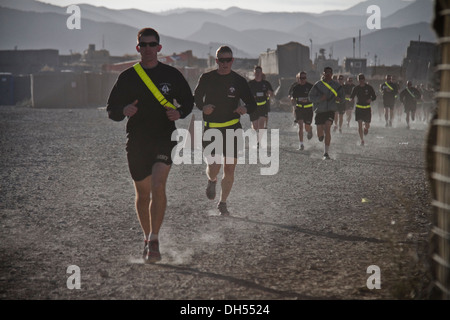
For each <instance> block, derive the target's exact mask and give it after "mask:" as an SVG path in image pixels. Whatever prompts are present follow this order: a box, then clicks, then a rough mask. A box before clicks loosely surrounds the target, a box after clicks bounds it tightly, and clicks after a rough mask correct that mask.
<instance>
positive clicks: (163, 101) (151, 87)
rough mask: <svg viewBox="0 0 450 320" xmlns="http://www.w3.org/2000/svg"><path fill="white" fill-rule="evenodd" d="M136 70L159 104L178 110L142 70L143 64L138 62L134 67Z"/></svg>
mask: <svg viewBox="0 0 450 320" xmlns="http://www.w3.org/2000/svg"><path fill="white" fill-rule="evenodd" d="M133 68H134V70H135V71H136V73H137V74H138V76H139V77H140V78H141V80H142V81H143V82H144V83H145V85H146V86H147V87H148V89H149V90H150V91H151V92H152V94H153V95H154V96H155V98H156V99H157V100H158V101H159V103H160V104H161V105H162V106H163V107H169V108H172V109H177V107H175V106H174V105H173V104H171V103H170V102H169V101H167V99H166V98H165V97H164V96H163V95H162V93H161V92H160V91H159V90H158V88H157V87H156V86H155V84H154V83H153V81H152V80H151V79H150V77H149V76H148V75H147V73H146V72H145V71H144V69H143V68H142V66H141V64H140V63H139V62H138V63H136V64H135V65H134V66H133Z"/></svg>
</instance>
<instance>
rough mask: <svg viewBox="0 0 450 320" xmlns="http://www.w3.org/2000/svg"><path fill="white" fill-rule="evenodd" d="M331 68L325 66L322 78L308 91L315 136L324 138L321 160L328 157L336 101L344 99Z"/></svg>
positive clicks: (321, 139) (342, 91) (320, 139)
mask: <svg viewBox="0 0 450 320" xmlns="http://www.w3.org/2000/svg"><path fill="white" fill-rule="evenodd" d="M332 76H333V69H332V68H331V67H325V68H324V70H323V80H319V81H317V82H316V83H315V84H314V86H313V87H312V88H311V91H310V92H309V95H308V96H309V101H311V102H312V103H313V104H314V107H313V108H314V111H315V113H316V117H315V124H316V125H317V137H318V138H319V141H324V140H325V143H324V144H325V147H324V154H323V160H328V159H330V156H329V155H328V152H329V149H330V144H331V126H332V125H333V120H334V113H335V112H336V111H337V105H336V101H339V102H341V101H344V99H345V96H344V88H342V86H341V85H340V84H339V83H338V82H336V81H334V80H332Z"/></svg>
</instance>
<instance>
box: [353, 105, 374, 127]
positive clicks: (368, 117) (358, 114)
mask: <svg viewBox="0 0 450 320" xmlns="http://www.w3.org/2000/svg"><path fill="white" fill-rule="evenodd" d="M355 120H356V121H360V120H361V121H362V122H365V123H370V121H372V108H367V109H362V108H358V107H356V109H355Z"/></svg>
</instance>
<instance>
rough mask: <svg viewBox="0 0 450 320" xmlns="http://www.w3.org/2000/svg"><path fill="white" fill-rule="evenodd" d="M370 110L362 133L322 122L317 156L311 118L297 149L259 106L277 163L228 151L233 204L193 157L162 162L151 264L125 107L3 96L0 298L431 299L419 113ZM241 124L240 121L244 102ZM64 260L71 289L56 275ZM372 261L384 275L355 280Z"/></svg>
mask: <svg viewBox="0 0 450 320" xmlns="http://www.w3.org/2000/svg"><path fill="white" fill-rule="evenodd" d="M193 114H194V115H195V117H196V119H200V118H201V115H200V113H199V111H198V110H195V111H194V113H193ZM190 118H191V116H189V117H188V118H187V119H184V120H180V121H178V122H177V125H178V127H179V128H188V126H189V122H190ZM373 119H374V121H373V123H372V127H371V130H370V132H369V135H368V136H367V138H366V146H364V147H361V146H359V143H358V142H359V137H358V134H357V128H356V122H355V121H354V120H353V119H352V122H351V126H350V127H349V128H347V127H344V128H343V133H342V134H339V133H333V134H332V145H331V150H330V156H331V158H332V160H328V161H324V160H322V159H321V157H322V154H323V144H322V143H320V142H319V141H318V139H317V137H316V134H315V133H314V137H313V139H312V140H310V141H306V143H305V145H306V148H305V150H304V151H298V150H296V147H297V132H296V127H294V126H293V125H292V123H293V122H292V120H293V119H292V115H291V114H290V113H284V112H271V113H270V119H269V129H279V138H280V143H279V171H278V173H277V174H275V175H261V174H260V169H261V168H263V167H267V165H263V164H260V163H258V164H242V165H239V166H238V167H237V170H236V177H235V183H234V186H233V190H232V193H231V195H230V197H229V201H228V207H229V210H230V212H231V217H220V216H219V215H218V213H217V212H216V210H215V202H214V201H210V200H207V199H206V196H205V193H204V189H205V186H206V175H205V165H203V164H201V165H200V164H191V165H188V164H183V165H174V166H173V167H172V170H171V173H170V176H169V180H168V185H167V190H168V207H167V212H166V217H165V220H164V224H163V227H162V231H161V236H160V237H161V254H162V255H163V259H162V261H161V262H160V263H158V264H154V265H148V264H144V263H143V261H142V260H141V259H140V254H141V250H142V245H143V244H142V233H141V230H140V227H139V224H138V221H137V218H136V214H135V211H134V188H133V184H132V181H131V179H130V176H129V172H128V167H127V163H126V154H125V142H126V137H125V121H123V122H119V123H117V122H113V121H111V120H109V119H108V118H107V115H106V111H105V109H104V108H98V109H96V108H80V109H70V110H69V109H33V108H28V107H10V106H2V107H0V134H1V141H0V168H1V171H0V178H1V179H0V181H1V182H0V187H1V188H0V212H1V213H0V219H1V220H0V221H1V233H0V299H6V300H12V299H14V300H15V299H20V300H22V299H25V300H47V299H48V300H60V299H61V300H69V299H71V300H72V299H74V300H91V299H92V300H93V299H96V300H97V299H102V300H112V299H126V300H141V299H145V300H180V301H181V300H210V299H211V300H310V299H344V300H360V299H362V300H375V299H377V300H378V299H381V300H386V299H389V300H391V299H393V300H397V299H427V290H428V288H429V285H430V283H431V280H430V275H429V244H428V243H429V238H430V229H431V214H432V213H431V205H430V192H429V183H428V180H427V175H426V172H425V160H424V159H425V153H424V148H425V137H426V134H427V129H428V125H427V124H426V123H423V122H422V123H421V122H415V123H413V124H412V128H411V129H410V130H407V129H406V128H405V127H406V124H405V122H404V115H403V119H402V122H399V121H398V120H396V121H395V122H394V127H393V128H385V127H384V124H383V123H382V122H380V121H379V119H378V116H377V115H376V114H374V116H373ZM242 123H243V125H244V128H248V127H249V119H248V116H244V117H243V119H242ZM72 265H75V266H78V267H79V270H80V275H81V277H80V284H81V287H80V289H72V290H71V289H69V288H68V282H70V283H74V282H71V281H70V280H71V279H72V278H69V277H71V275H72V273H71V272H69V273H68V272H67V269H68V267H69V266H72ZM373 265H375V266H378V267H379V270H380V273H379V275H380V280H381V283H380V284H381V287H380V289H376V288H375V289H369V288H368V285H367V283H368V279H369V277H371V275H372V274H371V273H370V271H369V273H368V268H369V266H373ZM371 283H374V282H371Z"/></svg>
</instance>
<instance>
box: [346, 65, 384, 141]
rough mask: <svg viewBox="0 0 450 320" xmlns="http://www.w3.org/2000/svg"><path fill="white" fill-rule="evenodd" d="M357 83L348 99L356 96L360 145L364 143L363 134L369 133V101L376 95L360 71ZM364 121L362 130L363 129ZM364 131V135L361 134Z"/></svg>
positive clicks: (370, 114) (370, 110)
mask: <svg viewBox="0 0 450 320" xmlns="http://www.w3.org/2000/svg"><path fill="white" fill-rule="evenodd" d="M358 81H359V85H357V86H355V87H354V88H353V91H352V94H351V96H350V99H351V100H352V101H353V100H354V99H355V97H356V98H357V102H356V109H355V120H356V121H357V122H358V133H359V138H360V139H361V145H362V146H363V145H364V136H365V135H367V134H368V133H369V128H370V122H371V120H372V108H371V107H370V103H372V102H373V101H375V100H376V98H377V96H376V94H375V90H374V89H373V87H372V86H371V85H370V84H368V83H366V78H365V77H364V75H363V74H362V73H360V74H359V75H358ZM363 123H364V131H363ZM363 133H364V135H363Z"/></svg>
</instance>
